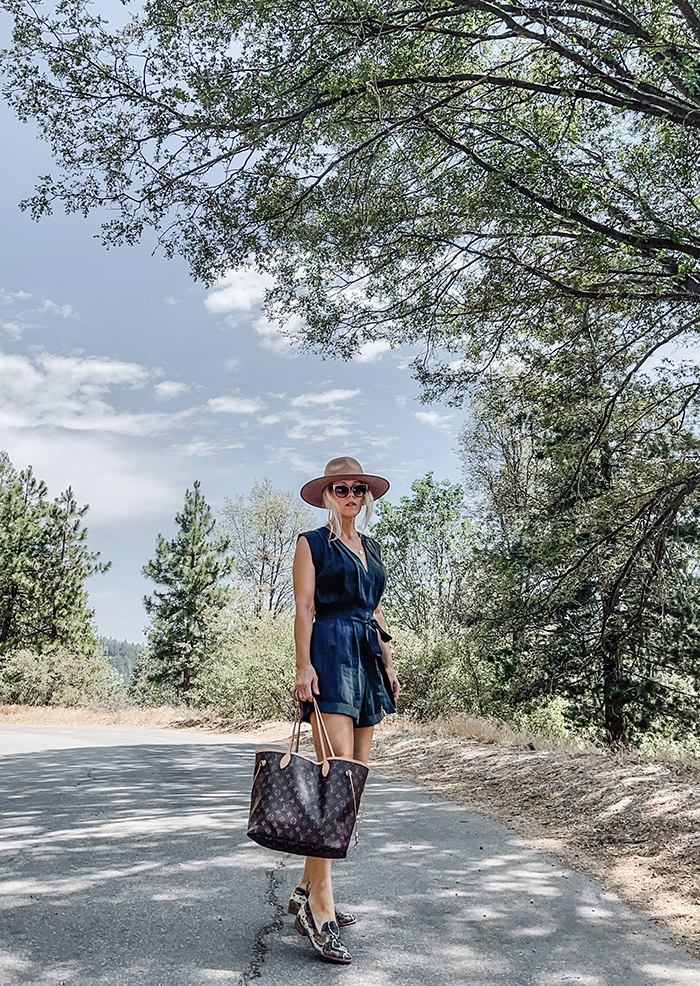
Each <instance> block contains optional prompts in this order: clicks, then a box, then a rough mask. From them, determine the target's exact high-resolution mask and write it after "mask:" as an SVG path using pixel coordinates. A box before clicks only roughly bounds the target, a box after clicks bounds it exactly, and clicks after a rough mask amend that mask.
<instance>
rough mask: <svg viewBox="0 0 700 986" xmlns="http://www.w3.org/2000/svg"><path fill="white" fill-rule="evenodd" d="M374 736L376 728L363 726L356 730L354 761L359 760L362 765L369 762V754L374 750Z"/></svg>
mask: <svg viewBox="0 0 700 986" xmlns="http://www.w3.org/2000/svg"><path fill="white" fill-rule="evenodd" d="M373 735H374V726H362V727H358V728H357V729H356V730H355V736H354V742H353V754H352V758H353V760H359V761H360V763H368V762H369V753H370V750H371V749H372V737H373Z"/></svg>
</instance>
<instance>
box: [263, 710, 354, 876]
mask: <svg viewBox="0 0 700 986" xmlns="http://www.w3.org/2000/svg"><path fill="white" fill-rule="evenodd" d="M314 708H315V710H316V720H317V722H318V724H319V735H320V737H321V746H322V748H323V757H322V759H321V762H320V763H316V762H315V761H314V760H311V759H310V758H309V757H305V756H303V755H302V754H300V753H299V752H298V750H299V733H300V730H301V710H300V709H299V710H298V711H297V717H296V720H295V722H294V728H293V729H292V735H291V738H290V740H289V749H288V750H287V751H286V753H285V752H284V751H283V750H258V751H257V753H256V754H255V774H254V776H253V790H252V792H251V796H250V817H249V819H248V836H249V838H251V839H252V840H253V841H254V842H257V843H258V844H259V845H261V846H266V847H267V848H268V849H278V850H279V851H280V852H291V853H295V854H296V855H298V856H322V857H323V858H325V859H342V858H343V857H345V856H346V855H347V851H348V845H349V844H350V838H351V836H352V830H353V828H354V826H355V824H356V822H357V810H358V807H359V804H360V799H361V798H362V792H363V790H364V786H365V781H366V780H367V774H368V772H369V770H368V768H367V767H366V766H365V764H363V763H359V761H357V760H346V759H343V758H342V757H336V756H335V754H334V753H333V747H332V746H331V743H330V740H329V738H328V733H327V732H326V726H325V723H324V722H323V716H322V715H321V712H320V711H319V708H318V705H317V704H316V700H315V699H314ZM295 736H296V750H295V751H293V750H292V747H293V746H294V742H295Z"/></svg>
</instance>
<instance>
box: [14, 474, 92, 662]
mask: <svg viewBox="0 0 700 986" xmlns="http://www.w3.org/2000/svg"><path fill="white" fill-rule="evenodd" d="M0 464H1V465H2V474H1V475H2V481H0V653H7V652H8V651H10V650H17V649H18V648H23V649H29V650H34V651H36V652H41V651H42V650H43V649H45V648H46V647H49V646H51V647H55V646H63V647H68V648H72V649H74V650H75V649H77V650H84V651H86V652H88V651H89V652H91V651H93V650H94V648H95V646H96V639H95V631H94V627H93V625H92V617H93V616H94V611H93V610H92V609H90V608H89V606H88V594H87V591H86V589H85V581H86V579H88V578H89V577H90V576H92V575H95V574H98V573H101V572H105V571H107V570H108V568H109V566H110V563H109V562H107V563H103V562H100V561H99V557H100V555H99V552H91V551H89V550H88V547H87V537H88V531H87V528H86V527H85V526H84V524H83V518H84V516H85V514H86V513H87V511H88V509H89V508H88V507H87V506H83V507H80V506H78V503H77V501H76V499H75V496H74V494H73V491H72V490H71V489H70V488H68V490H66V491H65V492H64V493H61V495H60V496H59V497H57V498H56V499H55V500H53V502H49V500H48V490H47V487H46V484H45V483H44V482H43V481H41V480H39V479H37V477H36V476H35V475H34V473H33V470H32V468H31V466H29V467H28V468H27V469H26V470H23V471H22V472H20V473H19V474H17V473H16V472H15V471H14V469H13V467H12V464H11V463H10V462H9V459H8V458H7V456H6V455H5V456H4V457H3V458H2V459H1V460H0Z"/></svg>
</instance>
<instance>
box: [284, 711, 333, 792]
mask: <svg viewBox="0 0 700 986" xmlns="http://www.w3.org/2000/svg"><path fill="white" fill-rule="evenodd" d="M313 703H314V712H315V713H316V722H317V723H318V726H319V730H318V737H319V740H320V743H321V753H322V756H321V760H320V763H321V764H322V765H323V766H322V767H321V773H322V774H323V776H324V777H327V776H328V771H329V770H330V767H329V765H328V759H329V757H335V753H334V751H333V744H332V743H331V740H330V737H329V735H328V730H327V729H326V724H325V722H324V721H323V714H322V712H321V710H320V709H319V707H318V702H317V701H316V696H315V695H314V696H313ZM300 736H301V702H300V700H299V699H297V714H296V715H295V717H294V725H293V726H292V735H291V736H290V737H289V749H288V750H287V752H286V753H285V755H284V756H283V757H282V759H281V760H280V770H284V768H285V767H286V766H287V765H288V764H289V762H290V760H291V759H292V747H293V746H294V741H295V739H296V749H295V750H294V752H295V753H298V752H299V738H300Z"/></svg>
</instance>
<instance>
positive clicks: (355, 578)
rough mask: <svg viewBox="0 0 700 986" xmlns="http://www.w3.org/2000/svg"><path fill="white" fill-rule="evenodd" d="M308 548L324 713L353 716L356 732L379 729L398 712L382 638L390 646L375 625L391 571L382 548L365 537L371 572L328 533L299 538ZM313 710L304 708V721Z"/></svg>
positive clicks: (306, 704)
mask: <svg viewBox="0 0 700 986" xmlns="http://www.w3.org/2000/svg"><path fill="white" fill-rule="evenodd" d="M299 537H304V538H306V540H307V541H308V543H309V548H310V549H311V557H312V559H313V563H314V568H315V570H316V591H315V594H314V604H315V614H314V624H313V628H312V631H311V664H312V665H313V667H314V670H315V671H316V674H317V675H318V687H319V696H318V699H317V701H318V706H319V708H320V710H321V712H326V713H329V714H333V713H335V714H339V715H344V716H351V717H352V719H354V721H355V725H356V726H374V725H375V724H376V723H378V722H380V721H381V720H382V719H383V718H384V712H385V711H386V712H395V711H396V709H395V707H394V703H393V701H392V697H391V695H390V694H389V692H388V690H387V688H386V687H385V685H384V681H383V679H382V673H381V672H382V669H383V663H382V660H381V657H382V652H381V649H380V647H379V636H378V635H381V636H382V639H386V640H390V639H391V638H390V637H389V635H388V634H386V633H385V632H384V631H383V630H382V629H381V628H380V626H379V624H378V623H377V621H376V620H375V619H374V616H373V614H374V611H375V609H376V608H377V606H378V605H379V600H380V599H381V596H382V591H383V590H384V583H385V581H386V570H385V568H384V565H383V564H382V556H381V551H380V548H379V543H378V542H377V541H375V539H374V538H370V537H366V536H365V535H364V534H361V535H360V537H361V538H362V544H363V547H364V549H365V557H366V559H367V571H365V567H364V565H363V564H362V562H361V561H360V559H359V558H358V556H357V555H356V554H355V553H354V552H353V551H350V549H349V548H348V547H346V545H344V544H343V542H342V541H341V540H340V539H339V538H333V540H331V532H330V531H329V529H328V528H327V527H319V528H318V529H317V530H315V531H307V532H306V533H304V534H300V535H299ZM312 710H313V705H312V704H311V703H310V702H304V703H303V709H302V719H303V720H304V721H305V722H308V721H309V716H310V714H311V711H312Z"/></svg>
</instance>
